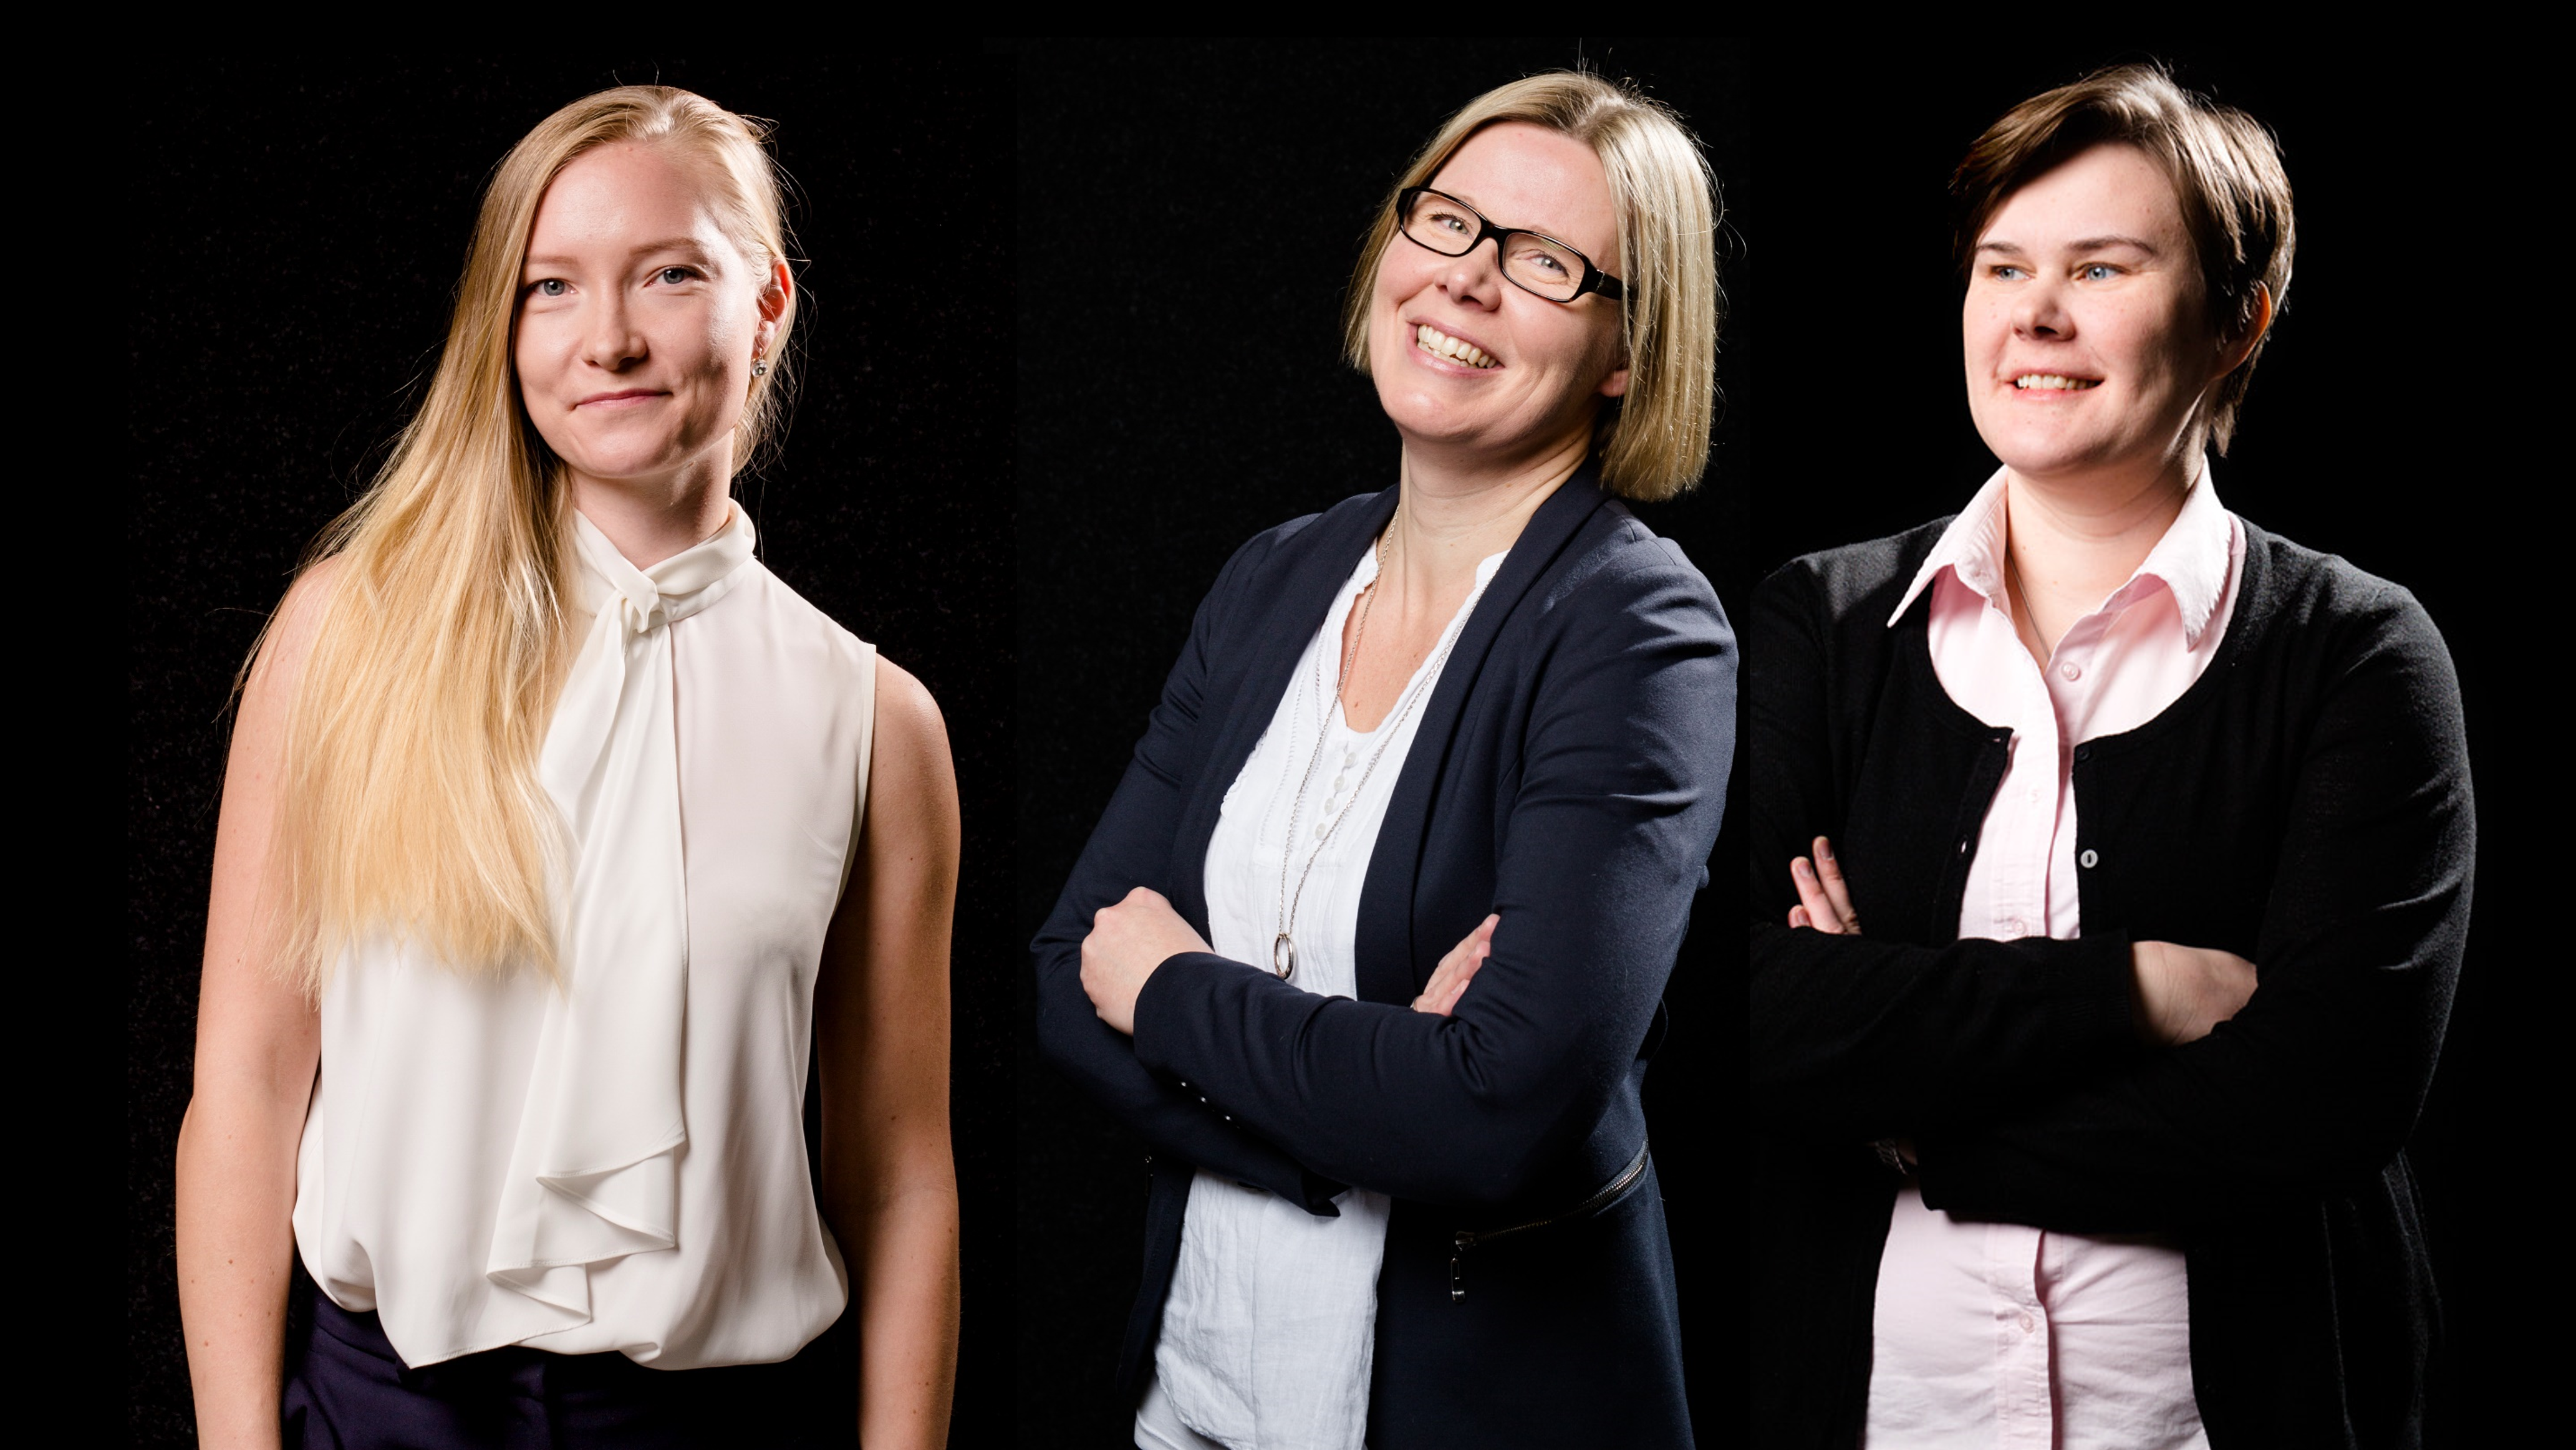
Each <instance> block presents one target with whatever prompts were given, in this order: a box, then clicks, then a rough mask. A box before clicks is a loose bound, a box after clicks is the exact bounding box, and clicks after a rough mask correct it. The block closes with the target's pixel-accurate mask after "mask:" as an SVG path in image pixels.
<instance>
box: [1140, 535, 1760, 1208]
mask: <svg viewBox="0 0 2576 1450" xmlns="http://www.w3.org/2000/svg"><path fill="white" fill-rule="evenodd" d="M1628 527H1629V528H1631V529H1633V530H1634V531H1635V534H1634V536H1633V537H1632V541H1631V542H1630V543H1627V544H1624V545H1622V546H1620V547H1619V548H1618V550H1617V554H1616V559H1615V561H1614V562H1612V563H1610V564H1607V565H1605V566H1603V567H1601V568H1598V569H1596V570H1594V571H1593V572H1591V573H1590V574H1589V575H1588V576H1586V577H1584V578H1583V579H1581V580H1579V581H1576V582H1573V583H1572V584H1571V585H1570V586H1568V587H1566V588H1564V589H1562V591H1561V592H1559V593H1557V594H1554V595H1552V596H1551V597H1550V598H1548V599H1547V600H1546V601H1544V603H1543V604H1539V606H1538V608H1537V609H1536V614H1537V619H1536V621H1535V622H1534V623H1533V624H1532V625H1531V628H1532V629H1533V630H1535V631H1536V637H1535V638H1531V639H1527V640H1526V641H1524V642H1523V647H1517V648H1515V649H1514V650H1513V651H1512V652H1511V653H1512V656H1513V659H1514V660H1515V661H1517V663H1516V664H1514V663H1510V662H1506V661H1504V660H1502V659H1500V658H1497V659H1495V660H1490V661H1488V662H1487V665H1486V669H1485V672H1484V675H1483V676H1482V677H1481V678H1479V679H1478V680H1477V682H1476V685H1475V690H1476V697H1475V698H1474V699H1473V700H1471V703H1470V705H1469V709H1468V715H1469V717H1470V719H1471V721H1472V720H1473V719H1474V718H1475V717H1476V715H1477V713H1478V711H1479V709H1480V708H1481V709H1487V710H1502V711H1505V712H1507V713H1514V712H1517V713H1518V714H1519V716H1520V718H1522V719H1523V720H1524V721H1525V723H1524V724H1523V726H1522V728H1521V729H1520V731H1519V732H1518V735H1517V740H1516V741H1514V742H1513V744H1514V746H1515V747H1516V752H1515V753H1516V755H1517V758H1516V759H1513V760H1510V761H1509V762H1508V763H1507V765H1506V766H1505V767H1504V769H1503V770H1502V771H1501V772H1500V774H1501V775H1502V780H1501V782H1500V787H1501V796H1500V798H1499V799H1496V798H1494V797H1493V794H1492V789H1491V787H1488V788H1487V794H1486V798H1484V799H1481V800H1448V801H1444V802H1443V803H1442V804H1441V805H1440V806H1439V807H1436V808H1435V809H1434V811H1433V813H1432V815H1431V817H1430V820H1429V824H1428V834H1429V837H1430V839H1428V840H1427V841H1426V842H1425V844H1424V858H1425V861H1426V863H1428V862H1430V861H1431V860H1433V859H1434V858H1435V857H1437V856H1438V855H1439V854H1440V853H1441V852H1442V850H1443V842H1442V840H1441V833H1442V831H1443V821H1444V811H1479V812H1485V813H1488V814H1489V815H1491V816H1492V817H1493V819H1494V821H1495V825H1494V827H1493V829H1492V831H1491V838H1492V840H1493V842H1494V845H1493V850H1494V853H1495V854H1494V858H1493V860H1492V861H1491V863H1490V867H1489V869H1490V879H1491V881H1492V888H1491V896H1490V907H1491V909H1492V910H1493V911H1495V912H1499V913H1500V914H1501V921H1500V923H1499V924H1498V925H1497V926H1496V928H1495V930H1494V936H1493V951H1492V955H1491V956H1490V957H1489V958H1488V959H1487V961H1486V962H1485V965H1484V966H1483V968H1482V969H1481V970H1480V972H1479V973H1478V975H1477V977H1476V979H1475V982H1474V983H1473V984H1472V985H1471V986H1470V987H1469V988H1468V990H1467V993H1466V995H1465V996H1464V997H1463V998H1462V999H1461V1000H1460V1002H1459V1003H1458V1006H1457V1008H1456V1010H1455V1011H1454V1012H1453V1013H1452V1014H1451V1015H1449V1016H1446V1017H1442V1016H1436V1015H1432V1014H1427V1013H1418V1012H1414V1011H1411V1010H1410V1009H1409V1008H1408V1007H1406V1006H1404V1005H1400V1004H1394V1003H1383V1002H1361V1001H1352V1000H1349V999H1344V998H1326V997H1318V996H1315V995H1313V994H1311V993H1307V992H1304V991H1300V990H1298V989H1297V988H1295V987H1292V986H1290V985H1289V984H1287V983H1285V982H1282V981H1279V980H1277V979H1276V978H1275V977H1273V976H1272V975H1271V974H1270V973H1268V972H1266V971H1262V970H1259V969H1257V968H1254V967H1250V966H1246V965H1244V964H1241V963H1237V962H1230V961H1226V960H1224V959H1222V958H1218V957H1214V956H1208V955H1203V954H1196V953H1193V954H1186V955H1183V956H1179V957H1175V958H1173V959H1172V960H1170V961H1168V962H1166V963H1165V964H1163V966H1162V967H1161V968H1159V969H1158V970H1157V971H1156V972H1155V973H1154V975H1153V977H1152V978H1151V979H1149V980H1148V981H1147V983H1146V985H1145V988H1144V991H1143V993H1142V994H1141V995H1140V996H1139V998H1138V1000H1137V1004H1136V1056H1137V1057H1138V1059H1139V1060H1141V1061H1142V1062H1144V1063H1145V1064H1146V1065H1148V1066H1150V1067H1154V1068H1158V1069H1160V1070H1162V1071H1164V1072H1166V1073H1169V1074H1171V1075H1173V1076H1176V1077H1179V1078H1183V1079H1186V1080H1187V1081H1189V1082H1190V1083H1191V1084H1192V1085H1193V1086H1194V1087H1196V1088H1197V1089H1199V1090H1200V1091H1203V1092H1205V1093H1206V1095H1207V1097H1208V1099H1209V1101H1210V1102H1211V1103H1212V1104H1215V1105H1218V1106H1221V1107H1222V1108H1224V1109H1225V1110H1226V1111H1227V1112H1229V1113H1231V1114H1233V1115H1234V1117H1235V1118H1237V1119H1238V1120H1240V1121H1242V1122H1244V1123H1248V1124H1250V1125H1251V1126H1252V1127H1253V1129H1254V1130H1255V1131H1257V1132H1258V1133H1259V1134H1260V1135H1261V1136H1262V1137H1263V1138H1264V1139H1265V1140H1267V1141H1269V1142H1272V1143H1276V1144H1278V1145H1279V1146H1280V1147H1281V1148H1282V1149H1284V1150H1285V1151H1286V1152H1287V1153H1288V1154H1290V1155H1291V1156H1292V1157H1294V1158H1295V1159H1296V1160H1297V1161H1299V1162H1300V1163H1303V1164H1305V1165H1307V1166H1308V1167H1309V1168H1310V1169H1312V1170H1314V1171H1315V1172H1318V1173H1320V1174H1323V1175H1325V1176H1326V1177H1328V1178H1332V1179H1337V1180H1343V1181H1347V1182H1351V1183H1356V1184H1360V1185H1362V1186H1365V1187H1368V1188H1372V1189H1376V1190H1378V1191H1381V1192H1384V1193H1388V1194H1390V1195H1393V1196H1396V1197H1400V1198H1413V1199H1421V1200H1427V1201H1431V1202H1438V1203H1449V1204H1456V1205H1464V1206H1485V1205H1495V1204H1500V1203H1503V1202H1506V1201H1508V1200H1511V1199H1513V1198H1515V1197H1517V1196H1519V1195H1520V1194H1522V1193H1523V1192H1525V1191H1527V1190H1529V1189H1530V1188H1531V1187H1532V1186H1533V1185H1534V1183H1536V1182H1537V1181H1538V1178H1539V1175H1540V1174H1541V1172H1542V1170H1543V1169H1544V1168H1545V1167H1546V1166H1547V1165H1548V1163H1549V1161H1550V1159H1551V1157H1552V1156H1556V1155H1561V1154H1562V1153H1563V1152H1564V1151H1565V1150H1566V1149H1567V1148H1568V1147H1569V1146H1570V1145H1573V1144H1579V1143H1581V1142H1582V1141H1583V1139H1584V1137H1585V1135H1587V1134H1588V1133H1589V1132H1590V1131H1591V1129H1592V1128H1593V1126H1594V1124H1595V1123H1596V1122H1597V1121H1598V1120H1599V1119H1600V1117H1601V1115H1602V1113H1603V1111H1604V1109H1605V1107H1606V1105H1607V1104H1608V1102H1609V1100H1610V1098H1611V1095H1612V1093H1613V1092H1614V1091H1615V1090H1616V1088H1617V1087H1618V1085H1619V1084H1620V1083H1621V1082H1622V1081H1624V1080H1625V1078H1626V1075H1627V1073H1628V1070H1629V1068H1630V1066H1631V1065H1632V1064H1633V1062H1634V1061H1635V1059H1636V1056H1637V1053H1638V1050H1639V1047H1640V1044H1641V1043H1642V1042H1643V1040H1644V1038H1645V1036H1646V1033H1647V1030H1648V1027H1649V1024H1650V1022H1651V1020H1652V1018H1653V1015H1654V1012H1655V1009H1656V1006H1657V1004H1658V1003H1659V1002H1660V1000H1661V998H1662V993H1663V987H1664V983H1665V980H1666V978H1667V977H1668V975H1669V974H1670V972H1671V968H1672V964H1673V959H1674V956H1675V954H1676V953H1677V952H1678V950H1679V948H1680V945H1681V939H1682V936H1683V934H1684V932H1685V930H1686V929H1687V927H1688V924H1689V915H1690V901H1691V897H1692V895H1693V893H1694V892H1696V891H1697V890H1698V888H1699V887H1700V886H1701V885H1702V884H1703V883H1704V882H1705V880H1706V876H1707V861H1708V852H1709V849H1710V847H1711V845H1712V844H1713V843H1714V841H1715V839H1716V835H1717V827H1718V816H1719V813H1720V811H1721V810H1722V808H1723V805H1724V800H1725V783H1726V772H1727V769H1728V766H1729V764H1730V761H1731V757H1732V752H1733V743H1734V730H1733V722H1734V714H1735V710H1734V704H1735V690H1734V684H1735V661H1734V641H1733V638H1732V636H1731V634H1730V633H1729V631H1728V629H1727V626H1726V622H1725V618H1724V616H1723V614H1721V613H1720V611H1719V610H1718V608H1717V601H1716V598H1715V596H1714V595H1713V594H1712V593H1711V592H1710V590H1709V587H1708V583H1707V581H1706V580H1705V579H1704V578H1703V577H1701V575H1700V574H1699V572H1698V571H1697V570H1696V569H1693V568H1691V567H1690V565H1689V563H1688V562H1687V561H1686V560H1684V559H1682V558H1681V556H1680V552H1679V550H1677V549H1675V548H1673V546H1672V545H1670V544H1669V543H1666V542H1664V541H1662V540H1656V539H1653V538H1652V537H1651V536H1649V535H1645V534H1644V531H1643V530H1642V528H1638V527H1637V526H1635V525H1634V524H1633V523H1632V524H1630V525H1628ZM1533 603H1538V602H1537V601H1533ZM1497 653H1498V656H1499V654H1500V651H1498V652H1497ZM1453 667H1454V662H1453ZM1498 670H1499V671H1500V672H1501V673H1502V674H1503V675H1504V676H1505V678H1504V679H1501V680H1497V679H1496V678H1495V676H1496V674H1497V672H1498ZM1497 690H1507V691H1508V693H1509V694H1510V695H1511V696H1512V698H1511V699H1510V700H1496V699H1493V698H1492V696H1493V694H1494V693H1495V692H1496V691H1497ZM1441 748H1442V742H1440V741H1437V740H1432V739H1428V738H1424V739H1418V740H1417V742H1416V744H1415V746H1414V749H1415V750H1416V751H1434V752H1436V751H1439V750H1441ZM1450 750H1451V753H1452V754H1453V755H1454V754H1456V753H1457V752H1458V750H1459V747H1458V746H1457V745H1455V744H1452V745H1451V746H1450ZM1413 765H1414V762H1413V761H1411V760H1408V762H1407V770H1408V773H1409V772H1410V771H1411V770H1412V768H1413ZM1449 784H1451V782H1450V781H1448V780H1447V779H1445V778H1444V781H1443V785H1444V786H1447V785H1449ZM1450 819H1453V820H1454V819H1455V818H1454V817H1452V818H1450ZM1379 849H1380V850H1381V851H1383V850H1385V849H1387V847H1386V843H1385V842H1384V841H1383V840H1381V843H1380V846H1379ZM1374 875H1375V873H1374V872H1372V876H1373V884H1372V889H1375V887H1374ZM1476 919H1477V918H1476V917H1474V916H1469V917H1467V918H1466V920H1465V921H1464V922H1462V923H1460V924H1459V929H1458V931H1457V933H1455V934H1456V935H1463V934H1464V931H1465V929H1466V928H1467V927H1469V926H1472V925H1473V923H1474V921H1475V920H1476ZM1443 935H1451V934H1450V933H1447V932H1445V931H1444V932H1443ZM1452 944H1454V941H1442V942H1439V943H1437V944H1436V945H1431V944H1425V943H1420V942H1417V943H1416V961H1415V973H1416V981H1417V982H1418V981H1420V980H1421V979H1422V978H1423V977H1425V976H1427V975H1428V971H1429V969H1430V967H1431V966H1432V965H1433V963H1434V961H1436V957H1437V954H1438V953H1439V952H1440V951H1442V950H1445V949H1446V947H1448V946H1449V945H1452Z"/></svg>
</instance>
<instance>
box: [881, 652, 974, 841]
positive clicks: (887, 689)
mask: <svg viewBox="0 0 2576 1450" xmlns="http://www.w3.org/2000/svg"><path fill="white" fill-rule="evenodd" d="M876 671H877V679H876V721H875V731H876V738H875V743H874V745H873V746H872V747H871V749H870V751H869V764H868V816H869V819H870V820H871V822H875V823H884V824H889V825H899V826H901V827H902V828H904V830H905V831H906V833H907V834H912V833H918V832H921V831H924V830H927V831H929V832H930V833H931V834H932V836H933V837H934V838H944V839H945V840H947V841H948V842H949V843H950V844H949V848H948V849H949V852H950V854H952V855H953V854H954V852H955V845H954V842H955V840H956V834H957V767H956V763H955V760H954V759H953V758H952V756H951V755H950V753H949V749H948V722H947V721H946V720H945V719H944V718H943V717H942V716H941V715H940V713H939V702H938V701H936V700H934V699H932V698H931V696H930V691H929V690H928V689H927V688H925V687H924V686H923V685H922V683H921V681H920V680H918V679H916V678H914V677H913V675H912V672H911V671H909V670H906V669H905V668H903V667H902V666H901V665H898V664H896V663H895V662H894V661H892V660H889V659H887V658H886V657H885V656H884V655H878V656H877V663H876ZM870 834H871V836H876V835H877V834H878V833H877V832H874V831H871V832H870Z"/></svg>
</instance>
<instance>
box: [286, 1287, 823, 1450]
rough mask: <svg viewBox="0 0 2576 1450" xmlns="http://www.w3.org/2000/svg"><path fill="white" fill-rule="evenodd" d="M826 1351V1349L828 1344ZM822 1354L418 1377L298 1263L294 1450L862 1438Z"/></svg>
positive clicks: (544, 1357)
mask: <svg viewBox="0 0 2576 1450" xmlns="http://www.w3.org/2000/svg"><path fill="white" fill-rule="evenodd" d="M827 1347H828V1349H827ZM818 1352H829V1353H834V1354H840V1355H849V1354H853V1353H855V1350H854V1348H853V1346H852V1345H851V1344H850V1343H849V1341H848V1338H847V1336H846V1335H843V1334H837V1333H826V1334H825V1335H824V1336H823V1337H822V1338H820V1339H817V1340H816V1341H814V1343H813V1344H812V1345H809V1346H807V1350H806V1353H805V1354H804V1355H800V1356H798V1357H797V1358H796V1359H792V1360H788V1361H786V1362H784V1363H780V1364H754V1365H734V1366H727V1367H724V1368H718V1369H689V1370H657V1369H650V1368H647V1367H645V1366H643V1365H640V1364H637V1363H636V1362H635V1361H633V1360H631V1359H628V1358H627V1357H626V1356H624V1355H622V1354H549V1353H547V1352H546V1351H544V1350H540V1349H526V1348H521V1347H517V1346H512V1347H509V1348H504V1349H490V1350H485V1351H483V1352H482V1353H480V1354H469V1355H464V1356H461V1357H459V1358H456V1359H451V1360H446V1361H443V1362H441V1363H438V1364H433V1365H424V1366H422V1367H420V1368H418V1369H412V1368H409V1367H408V1366H406V1365H404V1363H403V1362H402V1358H401V1356H400V1355H398V1354H396V1353H395V1352H394V1347H393V1342H392V1341H391V1340H388V1339H387V1338H385V1333H384V1330H383V1329H382V1328H381V1327H380V1326H379V1324H378V1323H377V1319H376V1316H375V1315H374V1314H372V1313H367V1314H353V1313H351V1312H350V1311H348V1310H346V1309H343V1308H341V1307H340V1306H338V1305H336V1304H334V1303H332V1302H331V1300H330V1299H329V1298H328V1297H327V1296H326V1295H324V1294H323V1293H322V1291H321V1290H320V1289H319V1288H317V1287H315V1285H314V1283H313V1280H312V1279H311V1278H309V1277H307V1276H306V1275H305V1274H304V1272H303V1271H302V1268H301V1266H299V1267H298V1268H297V1271H296V1273H295V1278H294V1283H293V1286H292V1288H291V1290H290V1299H289V1303H288V1313H287V1333H286V1386H285V1394H284V1397H283V1401H282V1405H281V1410H282V1414H283V1419H284V1424H283V1429H284V1435H283V1444H284V1446H285V1450H730V1447H736V1446H775V1447H780V1450H806V1447H814V1450H821V1447H824V1446H832V1445H851V1444H855V1443H856V1434H855V1426H856V1416H855V1414H854V1413H851V1411H852V1410H853V1406H852V1404H851V1403H850V1402H849V1399H848V1397H847V1395H846V1394H844V1395H841V1396H839V1397H838V1398H837V1400H836V1398H835V1396H834V1395H833V1393H832V1384H833V1381H834V1380H835V1379H836V1376H834V1375H833V1374H831V1373H830V1371H829V1369H828V1368H827V1367H825V1366H824V1365H822V1364H821V1363H819V1362H818Z"/></svg>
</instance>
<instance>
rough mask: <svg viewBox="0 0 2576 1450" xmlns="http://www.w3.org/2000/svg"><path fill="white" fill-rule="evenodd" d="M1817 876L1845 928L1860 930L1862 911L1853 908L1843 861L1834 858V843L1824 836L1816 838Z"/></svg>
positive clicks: (1826, 898) (1827, 899) (1827, 898)
mask: <svg viewBox="0 0 2576 1450" xmlns="http://www.w3.org/2000/svg"><path fill="white" fill-rule="evenodd" d="M1816 877H1817V879H1818V880H1819V881H1821V882H1822V883H1823V884H1824V888H1825V900H1826V901H1828V902H1830V903H1832V905H1833V908H1834V915H1835V916H1836V917H1837V918H1839V919H1840V920H1841V921H1842V923H1843V929H1844V930H1846V931H1858V930H1860V913H1859V912H1857V911H1854V910H1852V904H1851V887H1850V886H1849V885H1848V884H1847V883H1845V882H1844V880H1843V867H1842V863H1841V862H1839V861H1837V860H1835V859H1834V843H1833V842H1831V841H1828V840H1826V839H1825V838H1824V837H1822V836H1818V837H1817V838H1816Z"/></svg>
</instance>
